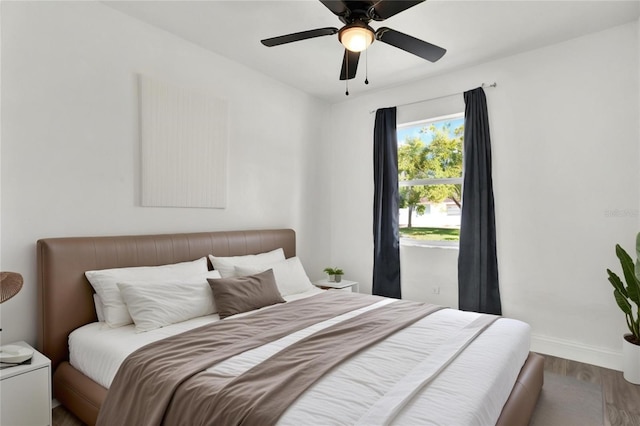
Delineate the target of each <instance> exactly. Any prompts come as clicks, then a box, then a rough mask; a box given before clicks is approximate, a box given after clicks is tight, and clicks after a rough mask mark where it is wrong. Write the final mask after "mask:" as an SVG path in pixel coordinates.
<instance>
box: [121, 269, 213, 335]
mask: <svg viewBox="0 0 640 426" xmlns="http://www.w3.org/2000/svg"><path fill="white" fill-rule="evenodd" d="M207 278H221V277H220V274H219V273H218V271H210V272H208V273H206V274H201V275H199V276H197V277H192V278H191V279H188V280H184V281H176V282H162V283H156V282H145V283H140V282H138V283H136V282H126V283H118V288H119V289H120V294H121V295H122V298H123V299H124V301H125V303H126V304H127V309H128V310H129V314H130V315H131V318H133V322H134V323H135V324H136V330H138V331H149V330H154V329H156V328H160V327H164V326H167V325H170V324H175V323H178V322H182V321H186V320H189V319H191V318H197V317H201V316H204V315H211V314H213V313H214V312H216V308H215V305H214V301H213V294H212V292H211V287H210V286H209V283H208V282H207Z"/></svg>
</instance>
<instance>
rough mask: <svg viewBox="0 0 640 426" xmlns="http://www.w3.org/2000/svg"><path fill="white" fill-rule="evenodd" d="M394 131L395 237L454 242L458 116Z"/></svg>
mask: <svg viewBox="0 0 640 426" xmlns="http://www.w3.org/2000/svg"><path fill="white" fill-rule="evenodd" d="M397 135H398V180H399V184H400V239H401V241H403V242H405V243H406V242H411V243H414V244H424V245H434V244H435V245H454V246H457V244H458V241H459V239H460V208H461V203H462V143H463V137H464V115H463V114H462V113H460V114H455V115H449V116H445V117H438V118H434V119H428V120H423V121H418V122H413V123H407V124H402V125H399V126H398V128H397Z"/></svg>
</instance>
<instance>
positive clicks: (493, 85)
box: [369, 81, 498, 114]
mask: <svg viewBox="0 0 640 426" xmlns="http://www.w3.org/2000/svg"><path fill="white" fill-rule="evenodd" d="M497 86H498V83H497V82H495V81H494V82H493V83H491V84H487V83H482V85H481V86H480V87H482V88H483V89H485V88H489V87H497ZM465 92H466V90H465ZM463 93H464V92H455V93H449V94H448V95H442V96H436V97H435V98H429V99H420V100H419V101H413V102H408V103H406V104H400V105H396V107H403V106H409V105H415V104H420V103H422V102H428V101H435V100H437V99H443V98H449V97H451V96H457V95H462V94H463ZM376 111H377V110H376V109H374V110H371V111H369V114H373V113H375V112H376Z"/></svg>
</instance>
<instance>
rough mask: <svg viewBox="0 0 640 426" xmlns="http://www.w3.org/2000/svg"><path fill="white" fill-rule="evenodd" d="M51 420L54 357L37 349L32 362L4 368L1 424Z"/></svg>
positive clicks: (32, 425)
mask: <svg viewBox="0 0 640 426" xmlns="http://www.w3.org/2000/svg"><path fill="white" fill-rule="evenodd" d="M12 345H20V346H25V347H28V348H31V346H29V345H28V344H26V343H25V342H16V343H12ZM31 349H33V348H31ZM50 424H51V361H49V358H47V357H46V356H44V355H42V354H41V353H40V352H38V351H36V350H35V349H34V350H33V358H32V359H31V364H25V365H16V366H14V367H9V368H4V369H2V370H0V425H16V426H18V425H29V426H35V425H50Z"/></svg>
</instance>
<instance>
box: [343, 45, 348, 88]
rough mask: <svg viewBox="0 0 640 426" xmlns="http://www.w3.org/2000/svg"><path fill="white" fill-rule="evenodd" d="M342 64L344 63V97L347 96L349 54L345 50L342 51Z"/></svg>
mask: <svg viewBox="0 0 640 426" xmlns="http://www.w3.org/2000/svg"><path fill="white" fill-rule="evenodd" d="M344 62H345V65H346V67H345V75H344V87H345V92H344V94H345V96H349V54H348V52H347V49H345V50H344Z"/></svg>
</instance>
